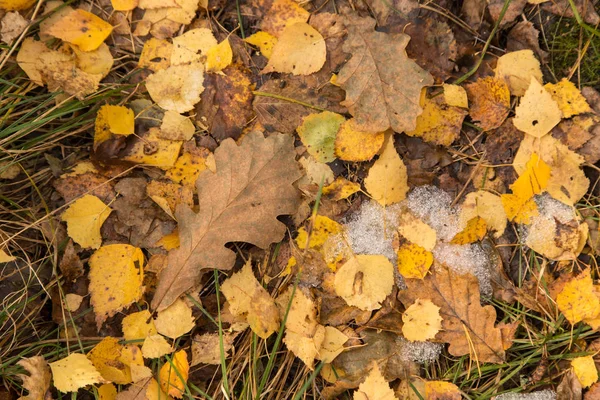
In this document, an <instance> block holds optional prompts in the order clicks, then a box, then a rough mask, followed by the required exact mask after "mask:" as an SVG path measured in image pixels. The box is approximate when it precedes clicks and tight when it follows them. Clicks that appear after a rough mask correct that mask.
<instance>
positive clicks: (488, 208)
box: [460, 190, 507, 238]
mask: <svg viewBox="0 0 600 400" xmlns="http://www.w3.org/2000/svg"><path fill="white" fill-rule="evenodd" d="M475 217H481V218H483V219H484V220H485V222H486V225H487V228H488V230H491V231H494V236H495V237H497V238H498V237H500V236H502V234H503V233H504V230H505V229H506V224H507V216H506V212H505V211H504V207H503V205H502V200H501V198H500V196H497V195H495V194H493V193H490V192H486V191H484V190H479V191H477V192H471V193H469V194H467V196H466V197H465V201H464V202H463V204H462V206H461V209H460V221H461V224H462V226H466V224H467V223H468V221H469V220H471V219H473V218H475Z"/></svg>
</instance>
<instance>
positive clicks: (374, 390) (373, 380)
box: [352, 362, 396, 400]
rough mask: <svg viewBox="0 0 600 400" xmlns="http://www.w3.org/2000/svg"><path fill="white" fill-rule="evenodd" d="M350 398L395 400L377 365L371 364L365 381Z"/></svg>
mask: <svg viewBox="0 0 600 400" xmlns="http://www.w3.org/2000/svg"><path fill="white" fill-rule="evenodd" d="M352 398H353V399H354V400H371V399H376V400H395V399H396V396H395V395H394V391H393V390H392V389H391V388H390V384H389V383H387V381H386V380H385V378H384V377H383V375H381V371H379V366H378V365H377V363H376V362H373V364H372V367H371V372H369V375H368V376H367V379H365V381H364V382H363V383H361V384H360V386H359V387H358V390H356V391H355V392H354V396H353V397H352Z"/></svg>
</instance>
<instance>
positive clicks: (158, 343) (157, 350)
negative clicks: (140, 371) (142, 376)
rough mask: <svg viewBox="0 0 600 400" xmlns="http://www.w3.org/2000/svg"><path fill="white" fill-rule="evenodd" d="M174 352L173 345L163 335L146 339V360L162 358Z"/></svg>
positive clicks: (143, 350)
mask: <svg viewBox="0 0 600 400" xmlns="http://www.w3.org/2000/svg"><path fill="white" fill-rule="evenodd" d="M172 351H173V348H172V347H171V345H170V344H169V343H168V342H167V341H166V340H165V338H164V337H163V336H161V335H158V334H157V335H149V336H147V337H146V339H144V344H143V345H142V354H143V356H144V358H160V357H162V356H164V355H165V354H169V353H171V352H172Z"/></svg>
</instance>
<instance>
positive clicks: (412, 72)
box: [337, 16, 433, 132]
mask: <svg viewBox="0 0 600 400" xmlns="http://www.w3.org/2000/svg"><path fill="white" fill-rule="evenodd" d="M348 21H349V23H348V24H347V29H348V38H347V39H346V42H345V43H344V51H345V52H347V53H350V54H352V58H351V59H350V61H348V62H347V63H346V65H344V67H343V68H342V69H341V70H340V73H339V74H338V79H337V82H338V83H339V85H340V86H341V87H342V88H343V89H344V90H346V100H344V102H342V105H344V106H347V107H348V110H349V111H350V114H352V115H353V116H354V117H355V122H356V128H357V129H359V130H364V131H368V132H382V131H385V130H386V129H388V128H390V127H391V128H392V129H393V130H395V131H397V132H403V131H412V130H414V129H415V126H416V119H417V116H418V115H419V114H420V113H421V112H422V111H423V110H422V109H421V106H420V105H419V98H420V95H421V89H422V88H423V87H424V86H428V85H431V84H433V77H432V76H431V75H430V74H429V73H428V72H427V71H424V70H423V69H421V67H419V66H418V65H417V64H416V63H415V62H414V61H413V60H411V59H409V58H408V56H407V55H406V45H407V44H408V42H409V40H410V37H409V36H408V35H405V34H402V33H392V34H385V33H383V32H376V31H374V28H375V20H374V19H372V18H358V17H353V16H352V17H349V18H348Z"/></svg>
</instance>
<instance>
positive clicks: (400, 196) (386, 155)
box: [364, 134, 408, 207]
mask: <svg viewBox="0 0 600 400" xmlns="http://www.w3.org/2000/svg"><path fill="white" fill-rule="evenodd" d="M364 185H365V189H367V192H368V193H369V195H371V197H372V198H373V199H374V200H376V201H377V202H378V203H379V204H381V205H382V206H384V207H385V206H389V205H391V204H394V203H398V202H400V201H402V200H404V199H405V198H406V193H407V192H408V175H407V170H406V165H404V162H403V161H402V159H401V158H400V156H399V155H398V152H397V151H396V148H395V147H394V136H393V134H389V135H388V136H387V137H386V138H385V140H384V143H383V146H382V148H381V154H380V155H379V158H378V159H377V161H375V163H374V164H373V165H372V166H371V168H370V169H369V173H368V175H367V177H366V178H365V179H364Z"/></svg>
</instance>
